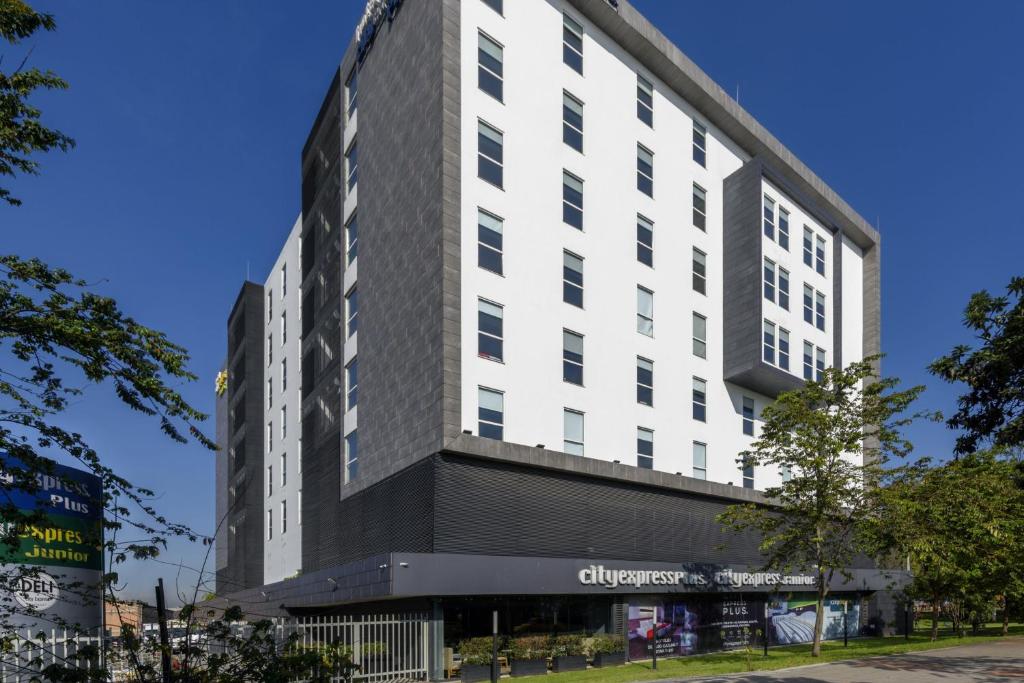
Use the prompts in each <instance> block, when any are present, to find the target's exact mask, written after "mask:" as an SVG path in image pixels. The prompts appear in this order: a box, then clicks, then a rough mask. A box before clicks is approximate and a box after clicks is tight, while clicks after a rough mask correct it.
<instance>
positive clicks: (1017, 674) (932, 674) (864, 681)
mask: <svg viewBox="0 0 1024 683" xmlns="http://www.w3.org/2000/svg"><path fill="white" fill-rule="evenodd" d="M699 680H700V681H701V683H713V682H715V681H721V682H722V683H776V682H778V683H877V682H880V683H977V682H981V681H984V683H1024V639H1011V640H1003V641H997V642H992V643H982V644H979V645H965V646H963V647H950V648H944V649H942V650H931V651H928V652H916V653H913V654H906V655H891V656H886V657H871V658H868V659H861V660H858V661H851V662H835V663H833V664H817V665H813V666H802V667H798V668H794V669H787V670H784V671H775V672H766V673H760V674H758V673H754V674H743V675H736V676H719V677H713V678H703V679H699Z"/></svg>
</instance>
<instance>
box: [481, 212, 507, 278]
mask: <svg viewBox="0 0 1024 683" xmlns="http://www.w3.org/2000/svg"><path fill="white" fill-rule="evenodd" d="M476 214H477V219H476V224H477V264H478V265H479V266H480V267H481V268H483V269H484V270H489V271H491V272H492V273H497V274H498V275H501V274H502V229H503V226H504V221H503V220H502V219H501V218H498V217H497V216H495V215H494V214H492V213H487V212H486V211H484V210H483V209H477V212H476Z"/></svg>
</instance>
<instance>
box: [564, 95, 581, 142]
mask: <svg viewBox="0 0 1024 683" xmlns="http://www.w3.org/2000/svg"><path fill="white" fill-rule="evenodd" d="M562 142H564V143H565V144H567V145H569V146H570V147H572V148H573V149H574V150H576V151H577V152H582V151H583V103H582V102H580V101H579V100H578V99H576V98H575V97H573V96H572V95H570V94H569V93H567V92H565V91H564V90H563V91H562Z"/></svg>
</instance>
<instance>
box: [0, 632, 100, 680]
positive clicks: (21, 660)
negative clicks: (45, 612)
mask: <svg viewBox="0 0 1024 683" xmlns="http://www.w3.org/2000/svg"><path fill="white" fill-rule="evenodd" d="M42 634H43V636H44V637H42V638H40V637H39V635H40V630H39V629H25V630H24V631H19V632H17V633H15V634H14V638H13V639H12V640H11V644H10V649H9V650H7V651H5V652H3V654H0V683H29V682H30V681H39V680H42V677H41V676H40V673H41V672H42V671H43V670H45V669H46V667H48V666H50V665H51V664H64V665H67V666H70V667H76V668H79V669H94V668H97V667H98V666H99V665H100V662H99V657H84V656H79V653H80V651H81V649H82V648H83V647H84V646H87V645H91V646H94V647H95V648H96V649H95V652H97V653H99V651H100V650H102V639H101V638H100V637H99V636H85V635H80V634H77V635H76V634H75V633H73V632H69V631H68V630H67V629H56V628H55V629H50V630H49V631H42Z"/></svg>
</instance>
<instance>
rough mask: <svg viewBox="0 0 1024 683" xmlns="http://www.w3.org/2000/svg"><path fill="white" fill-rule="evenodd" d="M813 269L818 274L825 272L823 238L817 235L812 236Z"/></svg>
mask: <svg viewBox="0 0 1024 683" xmlns="http://www.w3.org/2000/svg"><path fill="white" fill-rule="evenodd" d="M814 269H815V270H816V271H818V274H820V275H824V274H825V240H824V239H822V238H821V237H820V236H819V235H815V236H814Z"/></svg>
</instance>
